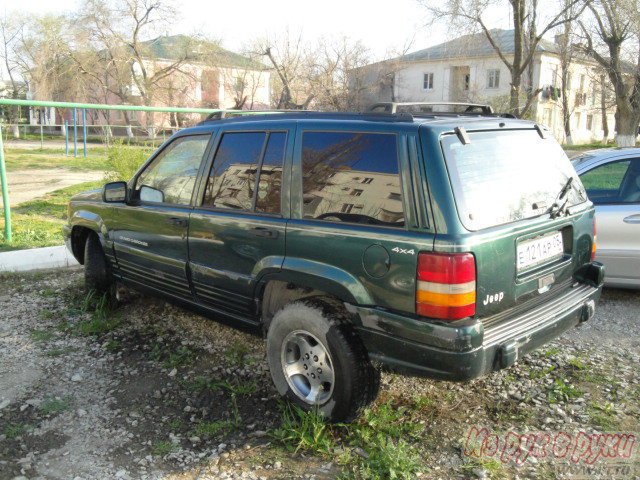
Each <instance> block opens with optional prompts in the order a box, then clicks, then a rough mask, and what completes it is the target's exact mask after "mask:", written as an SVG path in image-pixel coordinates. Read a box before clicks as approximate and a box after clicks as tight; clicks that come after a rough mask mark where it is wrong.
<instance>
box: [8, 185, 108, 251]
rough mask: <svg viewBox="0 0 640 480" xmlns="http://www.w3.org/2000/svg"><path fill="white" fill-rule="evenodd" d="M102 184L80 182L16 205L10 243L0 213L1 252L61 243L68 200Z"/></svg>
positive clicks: (13, 211)
mask: <svg viewBox="0 0 640 480" xmlns="http://www.w3.org/2000/svg"><path fill="white" fill-rule="evenodd" d="M102 184H103V182H86V183H80V184H78V185H73V186H70V187H66V188H62V189H59V190H56V191H54V192H51V193H49V194H47V195H44V196H43V197H40V198H37V199H34V200H30V201H28V202H24V203H21V204H19V205H17V206H15V207H13V209H12V213H11V226H12V233H13V239H12V243H11V244H7V243H6V241H5V239H4V218H3V217H1V216H0V252H1V251H7V250H19V249H25V248H36V247H50V246H53V245H62V243H63V238H62V226H63V225H64V224H65V221H66V218H67V205H68V203H69V199H70V198H71V197H72V196H73V195H75V194H76V193H79V192H82V191H85V190H91V189H94V188H99V187H100V186H102Z"/></svg>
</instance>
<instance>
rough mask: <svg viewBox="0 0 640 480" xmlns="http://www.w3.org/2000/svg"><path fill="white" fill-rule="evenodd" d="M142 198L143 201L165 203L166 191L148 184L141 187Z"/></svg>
mask: <svg viewBox="0 0 640 480" xmlns="http://www.w3.org/2000/svg"><path fill="white" fill-rule="evenodd" d="M140 200H141V201H142V202H153V203H164V193H162V191H161V190H158V189H156V188H153V187H149V186H148V185H142V187H140Z"/></svg>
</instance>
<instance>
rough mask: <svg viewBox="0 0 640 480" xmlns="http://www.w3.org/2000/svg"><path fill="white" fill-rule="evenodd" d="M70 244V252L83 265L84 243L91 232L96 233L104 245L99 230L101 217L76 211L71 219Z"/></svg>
mask: <svg viewBox="0 0 640 480" xmlns="http://www.w3.org/2000/svg"><path fill="white" fill-rule="evenodd" d="M71 223H72V225H71V233H70V237H69V238H70V244H71V253H73V256H74V257H75V259H76V260H77V261H78V263H80V264H81V265H84V244H85V242H86V241H87V237H88V236H89V234H90V233H91V232H93V233H95V234H96V235H98V239H99V240H100V243H101V244H102V245H103V246H104V238H103V235H102V232H101V229H102V224H103V222H102V218H101V217H100V216H99V215H96V214H95V213H92V212H87V211H77V212H75V213H74V215H73V218H72V220H71Z"/></svg>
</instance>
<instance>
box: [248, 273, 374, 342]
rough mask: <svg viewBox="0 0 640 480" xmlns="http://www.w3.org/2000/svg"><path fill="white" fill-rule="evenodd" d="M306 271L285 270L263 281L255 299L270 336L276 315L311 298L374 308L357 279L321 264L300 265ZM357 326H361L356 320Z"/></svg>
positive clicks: (369, 297) (270, 274)
mask: <svg viewBox="0 0 640 480" xmlns="http://www.w3.org/2000/svg"><path fill="white" fill-rule="evenodd" d="M298 263H300V264H301V266H302V265H304V267H306V268H305V269H299V270H298V269H290V268H283V269H282V270H280V271H279V272H275V273H269V274H266V275H264V276H262V278H261V279H260V280H259V282H258V285H257V287H256V289H257V291H256V295H255V298H256V299H257V301H258V307H259V309H258V313H259V314H260V315H261V317H262V322H263V328H264V331H265V332H266V331H267V330H268V328H269V323H270V322H271V319H272V318H273V315H274V314H275V313H276V312H277V311H278V310H279V309H281V308H282V307H283V306H285V305H287V304H288V303H291V302H294V301H296V300H300V299H303V298H310V297H324V298H326V299H327V300H328V301H331V302H335V303H339V304H340V305H341V306H342V307H344V304H351V305H371V304H372V303H373V299H372V298H371V295H370V294H369V292H368V291H367V289H366V288H365V287H364V285H362V283H361V282H360V281H359V280H358V279H357V278H355V277H354V276H353V275H351V274H349V273H348V272H345V271H344V270H340V269H338V268H336V267H332V266H329V265H326V264H319V263H318V262H306V261H300V262H298ZM354 322H356V323H357V322H358V319H357V318H354Z"/></svg>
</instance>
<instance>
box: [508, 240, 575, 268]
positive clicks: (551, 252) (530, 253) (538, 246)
mask: <svg viewBox="0 0 640 480" xmlns="http://www.w3.org/2000/svg"><path fill="white" fill-rule="evenodd" d="M563 253H564V245H563V244H562V234H561V233H560V232H554V233H552V234H550V235H545V236H544V237H539V238H534V239H533V240H527V241H525V242H522V243H519V244H518V253H517V259H516V261H517V268H518V271H520V270H524V269H526V268H530V267H533V266H536V265H540V264H542V263H547V262H549V261H551V260H554V259H556V258H560V257H561V256H562V254H563Z"/></svg>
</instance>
